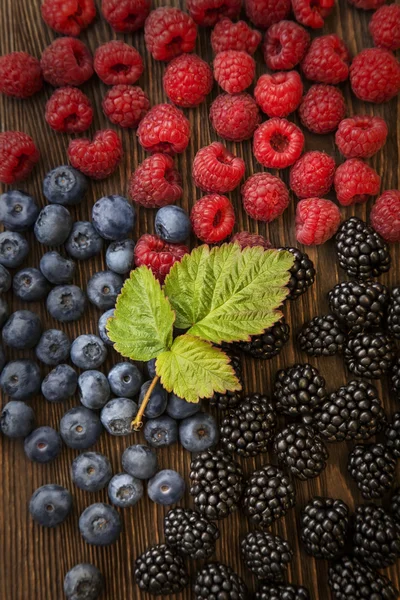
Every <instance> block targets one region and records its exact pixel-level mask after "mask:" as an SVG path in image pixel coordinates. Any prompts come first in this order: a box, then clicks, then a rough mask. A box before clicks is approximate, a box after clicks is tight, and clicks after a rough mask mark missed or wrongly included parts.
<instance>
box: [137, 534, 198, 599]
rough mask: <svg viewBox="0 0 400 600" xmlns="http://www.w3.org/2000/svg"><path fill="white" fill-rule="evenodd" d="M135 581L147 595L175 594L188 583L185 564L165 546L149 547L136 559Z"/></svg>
mask: <svg viewBox="0 0 400 600" xmlns="http://www.w3.org/2000/svg"><path fill="white" fill-rule="evenodd" d="M135 580H136V583H137V585H138V586H139V588H140V589H141V590H142V591H144V592H148V593H149V594H154V595H157V594H161V595H163V596H166V595H167V594H177V593H179V592H180V591H182V590H183V589H184V588H185V587H186V586H187V584H188V583H189V577H188V574H187V572H186V568H185V564H184V562H183V559H182V557H181V556H179V554H176V553H175V552H174V551H173V550H171V548H168V546H167V545H166V544H157V545H156V546H151V548H148V549H147V550H145V552H143V554H141V555H140V556H139V558H137V559H136V562H135Z"/></svg>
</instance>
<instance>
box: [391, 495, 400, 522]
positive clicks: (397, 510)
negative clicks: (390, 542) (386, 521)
mask: <svg viewBox="0 0 400 600" xmlns="http://www.w3.org/2000/svg"><path fill="white" fill-rule="evenodd" d="M390 512H391V513H392V515H393V518H394V520H395V521H397V523H399V524H400V487H398V488H396V489H395V490H394V493H393V496H392V499H391V501H390Z"/></svg>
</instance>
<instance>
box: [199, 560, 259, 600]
mask: <svg viewBox="0 0 400 600" xmlns="http://www.w3.org/2000/svg"><path fill="white" fill-rule="evenodd" d="M203 598H204V599H206V600H221V599H224V598H227V599H228V598H229V600H247V598H248V590H247V587H246V584H245V583H244V581H243V580H242V579H241V577H239V575H237V574H236V573H235V571H233V569H231V567H228V565H223V564H222V563H219V562H213V563H209V564H207V565H205V566H204V567H203V568H202V570H201V571H199V572H198V573H197V575H196V578H195V580H194V584H193V600H203Z"/></svg>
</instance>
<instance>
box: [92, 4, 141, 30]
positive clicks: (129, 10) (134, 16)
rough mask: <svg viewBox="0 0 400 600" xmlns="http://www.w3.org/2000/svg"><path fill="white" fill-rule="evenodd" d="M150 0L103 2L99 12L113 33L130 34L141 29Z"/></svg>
mask: <svg viewBox="0 0 400 600" xmlns="http://www.w3.org/2000/svg"><path fill="white" fill-rule="evenodd" d="M150 1H151V0H103V2H102V5H101V10H102V12H103V15H104V18H105V19H106V21H108V22H109V23H110V25H111V27H112V28H113V29H114V31H118V32H121V33H130V32H132V31H137V30H138V29H140V28H141V27H143V25H144V22H145V20H146V18H147V16H148V14H149V12H150Z"/></svg>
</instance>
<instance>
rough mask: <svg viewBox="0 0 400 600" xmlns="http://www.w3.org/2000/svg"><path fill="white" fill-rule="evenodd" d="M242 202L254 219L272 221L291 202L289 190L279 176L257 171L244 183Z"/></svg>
mask: <svg viewBox="0 0 400 600" xmlns="http://www.w3.org/2000/svg"><path fill="white" fill-rule="evenodd" d="M241 192H242V202H243V207H244V209H245V211H246V212H247V214H248V215H250V217H252V218H253V219H257V220H258V221H265V222H266V223H270V222H271V221H273V220H274V219H276V218H277V217H279V216H280V215H281V214H282V213H283V211H284V210H285V209H286V208H287V206H288V204H289V191H288V189H287V187H286V185H285V184H284V182H283V181H282V179H280V178H279V177H275V176H274V175H271V174H270V173H255V174H254V175H252V176H251V177H249V178H248V179H247V181H246V182H245V183H244V184H243V185H242V190H241Z"/></svg>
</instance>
